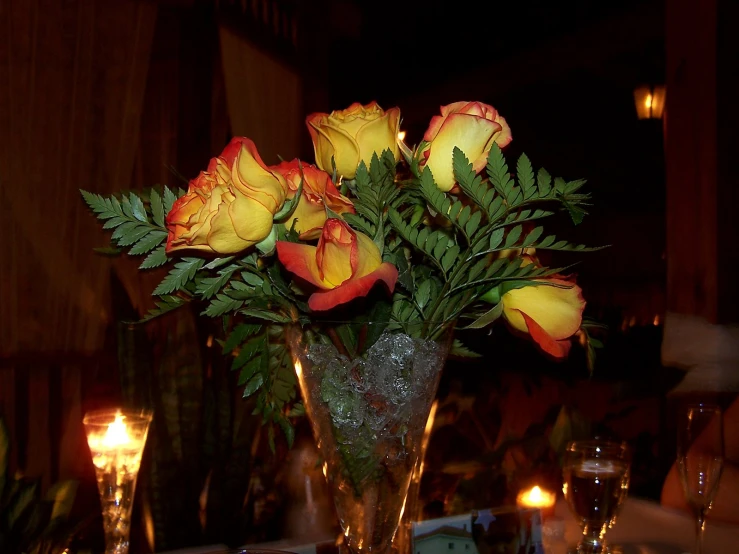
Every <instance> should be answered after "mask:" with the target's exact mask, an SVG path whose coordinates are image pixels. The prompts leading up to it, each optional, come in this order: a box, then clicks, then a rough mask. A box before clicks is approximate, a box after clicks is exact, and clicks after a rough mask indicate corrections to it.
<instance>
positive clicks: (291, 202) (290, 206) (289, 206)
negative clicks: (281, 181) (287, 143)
mask: <svg viewBox="0 0 739 554" xmlns="http://www.w3.org/2000/svg"><path fill="white" fill-rule="evenodd" d="M300 173H301V175H300V184H299V185H298V190H297V191H295V194H294V195H293V197H292V198H290V199H288V200H286V201H285V203H284V204H283V205H282V208H281V209H280V210H279V211H278V212H277V213H276V214H275V215H274V217H273V218H272V219H273V220H274V221H278V222H282V221H285V220H287V219H288V218H289V217H290V216H291V215H293V212H294V211H295V209H296V208H297V207H298V203H299V202H300V200H301V198H302V195H303V180H304V177H303V168H302V166H300Z"/></svg>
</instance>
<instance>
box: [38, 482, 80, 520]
mask: <svg viewBox="0 0 739 554" xmlns="http://www.w3.org/2000/svg"><path fill="white" fill-rule="evenodd" d="M78 486H79V482H78V481H74V480H66V481H59V482H57V483H55V484H54V485H52V486H51V488H49V490H48V491H47V492H46V500H47V502H51V504H52V509H51V517H50V518H49V519H50V521H52V522H53V521H54V520H58V519H67V517H68V516H69V514H70V513H71V512H72V506H73V505H74V500H75V497H76V496H77V488H78Z"/></svg>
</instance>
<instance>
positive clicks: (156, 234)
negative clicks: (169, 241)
mask: <svg viewBox="0 0 739 554" xmlns="http://www.w3.org/2000/svg"><path fill="white" fill-rule="evenodd" d="M166 238H167V232H166V231H156V230H155V231H149V233H148V234H147V235H145V236H144V237H142V238H141V239H139V241H138V242H137V243H136V244H134V245H133V247H132V248H131V250H129V251H128V253H129V254H131V255H132V256H138V255H141V254H146V253H147V252H151V251H152V250H154V248H156V247H157V246H159V245H160V244H161V243H162V241H163V240H164V239H166Z"/></svg>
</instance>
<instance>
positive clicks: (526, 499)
mask: <svg viewBox="0 0 739 554" xmlns="http://www.w3.org/2000/svg"><path fill="white" fill-rule="evenodd" d="M556 501H557V495H556V494H554V493H553V492H549V491H547V490H545V489H542V488H541V487H540V486H539V485H536V486H535V487H532V488H531V489H529V490H526V491H521V492H520V493H519V494H518V497H516V506H518V507H519V508H539V509H540V510H541V513H542V517H546V516H548V515H551V514H552V513H553V512H554V504H555V503H556Z"/></svg>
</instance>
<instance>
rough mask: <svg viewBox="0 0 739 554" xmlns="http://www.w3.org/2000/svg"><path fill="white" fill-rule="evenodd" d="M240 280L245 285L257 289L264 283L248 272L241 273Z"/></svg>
mask: <svg viewBox="0 0 739 554" xmlns="http://www.w3.org/2000/svg"><path fill="white" fill-rule="evenodd" d="M241 278H242V279H243V280H244V282H245V283H246V284H247V285H251V286H252V287H259V286H261V285H262V284H263V283H264V279H263V278H262V277H260V276H259V275H257V274H255V273H251V272H249V271H242V272H241Z"/></svg>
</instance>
